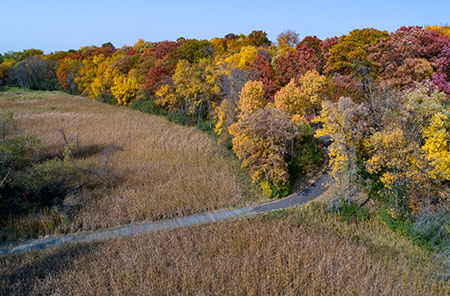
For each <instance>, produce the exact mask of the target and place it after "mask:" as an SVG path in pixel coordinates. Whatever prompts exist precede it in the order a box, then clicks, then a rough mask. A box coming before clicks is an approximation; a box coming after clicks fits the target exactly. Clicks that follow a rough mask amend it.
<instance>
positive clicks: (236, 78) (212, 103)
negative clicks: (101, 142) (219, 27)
mask: <svg viewBox="0 0 450 296" xmlns="http://www.w3.org/2000/svg"><path fill="white" fill-rule="evenodd" d="M13 86H15V87H20V88H23V89H27V90H49V91H52V90H61V91H64V92H67V93H69V94H74V95H82V96H87V97H89V98H91V99H92V100H96V101H99V102H103V103H108V104H113V105H123V106H129V107H131V108H132V109H136V110H140V111H143V112H145V113H153V114H159V115H164V116H166V117H167V118H169V119H170V120H172V121H174V122H176V123H178V124H182V125H187V126H197V127H198V128H199V129H201V130H203V131H205V132H207V133H210V134H213V135H214V136H215V137H216V139H217V141H218V142H219V143H220V144H223V145H225V146H226V147H229V149H232V151H233V152H234V154H235V155H236V157H237V158H238V159H239V160H240V161H241V165H242V167H245V168H248V169H249V171H250V174H251V178H252V180H253V182H254V183H255V184H258V185H259V186H260V188H261V189H262V191H263V192H264V194H265V195H266V196H267V197H283V196H285V195H286V194H288V193H289V190H290V188H291V186H292V183H293V180H294V178H293V175H295V174H299V171H302V170H304V171H308V168H309V167H312V166H314V165H317V162H318V161H319V160H317V158H318V157H319V156H317V154H320V153H318V151H321V150H322V149H326V153H327V155H328V158H329V166H330V171H331V174H332V176H333V177H334V178H335V180H336V182H337V183H338V184H340V185H341V186H340V190H339V192H337V197H338V198H339V201H340V203H339V204H338V205H336V206H337V207H351V204H352V200H353V198H354V196H355V195H356V194H357V193H358V192H364V193H366V194H367V196H368V197H369V198H370V199H373V200H376V201H378V202H381V203H383V204H385V205H386V206H387V208H388V209H389V211H388V212H387V214H386V215H388V216H389V217H388V218H386V219H387V221H389V222H388V223H389V224H390V225H391V226H392V227H393V228H396V227H400V228H401V227H403V226H399V225H400V224H402V223H403V222H405V221H409V220H408V219H410V217H415V218H414V219H419V220H420V219H422V220H420V221H421V223H422V224H423V225H422V226H423V228H421V229H422V230H421V231H423V232H427V233H430V231H431V232H432V233H433V234H432V236H433V237H427V238H426V240H427V241H431V243H434V242H435V241H442V240H445V239H447V240H448V239H449V237H450V214H449V205H450V27H449V26H444V25H440V26H439V25H436V26H428V27H419V26H410V27H401V28H399V29H397V30H396V31H394V32H387V31H380V30H377V29H374V28H364V29H355V30H353V31H351V32H349V33H348V34H346V35H342V36H340V37H330V38H327V39H324V40H320V39H319V38H317V37H316V36H306V37H304V38H303V39H301V38H300V36H299V35H298V34H297V33H296V32H295V31H291V30H287V31H285V32H282V33H280V34H279V35H278V37H277V39H276V41H273V42H272V41H270V40H269V39H268V38H267V34H266V33H265V32H263V31H256V30H255V31H252V32H251V33H249V34H248V35H244V34H239V35H237V34H233V33H230V34H227V35H226V36H224V37H218V38H213V39H211V40H196V39H186V38H183V37H181V38H178V39H177V40H176V41H160V42H150V41H144V40H142V39H140V40H138V41H137V42H136V44H134V45H133V46H123V47H121V48H116V47H115V46H114V45H113V44H111V43H105V44H103V45H101V46H85V47H81V48H80V49H78V50H68V51H57V52H52V53H49V54H44V52H43V51H41V50H39V49H27V50H23V51H20V52H6V53H4V54H2V55H0V88H2V89H8V88H10V87H13ZM121 126H122V128H123V129H124V130H126V129H127V122H122V123H121ZM93 128H95V127H93ZM2 141H3V142H2V143H6V140H5V137H3V140H2ZM324 141H329V142H330V143H331V144H330V145H329V147H328V148H325V147H324V145H323V142H324ZM10 144H11V143H9V144H8V143H7V144H4V145H3V144H2V146H0V149H2V152H4V151H6V149H8V148H7V147H9V146H8V145H10ZM11 145H12V144H11ZM324 151H325V150H324ZM3 154H4V155H6V152H4V153H3ZM5 157H6V156H5ZM8 178H11V174H10V169H9V168H8V166H2V168H1V171H0V181H1V185H2V187H3V189H2V190H5V188H6V187H8V184H7V183H8ZM2 187H0V188H2ZM0 195H1V193H0ZM345 204H347V205H345ZM3 206H4V205H3ZM436 221H438V222H436ZM402 225H403V224H402ZM423 229H426V231H425V230H423ZM430 229H431V230H430ZM408 231H412V230H408ZM427 235H428V234H427ZM447 252H450V249H449V250H447Z"/></svg>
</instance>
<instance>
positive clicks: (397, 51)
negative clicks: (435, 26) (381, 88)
mask: <svg viewBox="0 0 450 296" xmlns="http://www.w3.org/2000/svg"><path fill="white" fill-rule="evenodd" d="M449 47H450V38H449V37H447V36H445V35H443V34H442V33H440V32H436V31H433V30H424V29H423V28H422V27H401V28H400V29H398V30H397V31H395V32H393V33H392V34H391V35H390V36H389V37H384V38H382V40H380V42H378V43H377V44H374V46H372V47H371V49H370V52H371V54H370V56H369V59H370V60H371V61H373V62H374V64H375V65H376V67H377V68H378V71H379V76H378V82H379V83H380V84H382V85H385V86H389V87H394V88H404V87H405V86H408V87H411V86H412V85H413V84H414V83H415V82H421V81H422V80H425V79H430V78H431V77H432V76H434V74H433V73H435V72H436V73H439V74H438V76H437V78H441V79H442V78H444V81H441V84H442V86H444V84H445V83H444V82H445V80H446V79H448V74H450V73H449V68H448V66H449V65H450V58H449V57H448V53H450V50H449V49H448V48H449ZM447 82H448V81H447ZM444 87H445V86H444Z"/></svg>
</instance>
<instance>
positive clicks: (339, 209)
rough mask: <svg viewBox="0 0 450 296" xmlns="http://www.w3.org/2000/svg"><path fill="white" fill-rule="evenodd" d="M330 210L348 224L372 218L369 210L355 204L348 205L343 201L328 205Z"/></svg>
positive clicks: (335, 201)
mask: <svg viewBox="0 0 450 296" xmlns="http://www.w3.org/2000/svg"><path fill="white" fill-rule="evenodd" d="M328 209H329V211H330V212H331V213H333V214H338V215H339V216H340V217H341V218H342V219H343V220H344V221H346V222H351V221H352V219H354V220H355V221H364V220H367V219H369V218H370V212H369V210H368V209H366V208H362V207H360V206H359V205H358V204H356V203H354V202H352V203H348V202H347V201H344V200H342V199H339V200H333V201H331V202H330V203H329V204H328Z"/></svg>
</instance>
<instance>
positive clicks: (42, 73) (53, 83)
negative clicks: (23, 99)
mask: <svg viewBox="0 0 450 296" xmlns="http://www.w3.org/2000/svg"><path fill="white" fill-rule="evenodd" d="M57 63H58V62H57V61H56V60H50V59H43V58H41V57H40V56H32V57H28V58H26V59H24V60H22V61H21V62H20V63H18V64H16V65H15V66H14V68H13V77H14V80H15V81H16V83H17V85H19V86H20V87H21V88H26V89H32V90H55V89H58V88H59V83H58V77H57V75H56V66H57Z"/></svg>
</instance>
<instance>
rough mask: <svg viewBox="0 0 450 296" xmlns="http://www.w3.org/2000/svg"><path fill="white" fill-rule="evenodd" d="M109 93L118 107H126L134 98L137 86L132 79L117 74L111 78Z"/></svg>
mask: <svg viewBox="0 0 450 296" xmlns="http://www.w3.org/2000/svg"><path fill="white" fill-rule="evenodd" d="M113 83H114V85H113V86H112V87H111V92H112V94H113V95H114V97H115V98H116V99H117V102H118V104H119V105H124V106H127V105H129V104H130V103H131V102H132V101H133V100H134V98H136V95H137V91H138V89H139V85H138V83H137V81H136V79H134V78H133V77H126V76H125V75H123V74H119V75H117V76H115V77H114V78H113Z"/></svg>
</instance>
